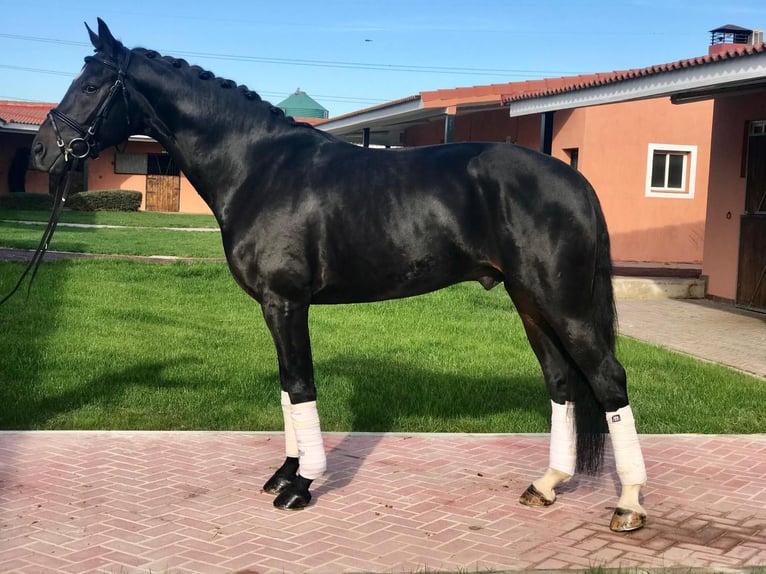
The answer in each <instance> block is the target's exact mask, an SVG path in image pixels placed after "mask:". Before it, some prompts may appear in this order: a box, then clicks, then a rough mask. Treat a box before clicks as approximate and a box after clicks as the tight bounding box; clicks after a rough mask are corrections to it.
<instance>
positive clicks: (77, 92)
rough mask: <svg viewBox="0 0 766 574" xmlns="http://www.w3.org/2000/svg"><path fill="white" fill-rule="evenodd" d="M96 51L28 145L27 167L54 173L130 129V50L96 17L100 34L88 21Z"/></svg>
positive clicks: (114, 142)
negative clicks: (128, 87) (126, 82)
mask: <svg viewBox="0 0 766 574" xmlns="http://www.w3.org/2000/svg"><path fill="white" fill-rule="evenodd" d="M85 27H86V28H88V33H89V34H90V41H91V42H92V43H93V47H94V48H95V52H96V54H95V55H94V56H88V57H87V58H85V65H84V66H83V68H82V71H81V72H80V74H79V75H78V76H77V77H76V78H75V79H74V81H73V82H72V85H71V86H70V87H69V90H68V91H67V93H66V94H65V95H64V98H63V99H62V100H61V103H60V104H59V106H58V107H57V108H55V109H53V110H51V111H50V113H49V114H48V119H46V120H45V122H44V123H43V125H42V126H40V130H39V131H38V133H37V137H36V138H35V141H34V143H33V144H32V157H31V164H30V167H32V168H33V169H38V170H41V171H47V172H49V173H51V174H54V175H58V174H61V173H62V172H64V171H65V170H66V169H67V166H68V164H69V163H70V162H71V161H72V160H73V159H75V158H80V159H84V158H87V157H92V158H95V157H97V156H98V152H99V150H100V149H102V148H105V147H109V146H112V145H117V144H119V143H121V142H123V141H125V140H127V138H128V136H129V135H131V133H133V129H132V128H135V126H131V116H130V109H129V106H128V94H127V90H126V86H125V81H126V72H127V71H128V66H129V65H130V56H131V52H130V51H129V50H128V49H126V48H125V47H124V46H123V45H122V43H121V42H119V41H118V40H115V38H114V36H112V33H111V32H110V31H109V28H108V27H107V26H106V24H104V22H103V21H102V20H101V19H100V18H99V19H98V34H96V33H94V32H93V31H92V30H91V29H90V27H88V25H87V24H86V25H85Z"/></svg>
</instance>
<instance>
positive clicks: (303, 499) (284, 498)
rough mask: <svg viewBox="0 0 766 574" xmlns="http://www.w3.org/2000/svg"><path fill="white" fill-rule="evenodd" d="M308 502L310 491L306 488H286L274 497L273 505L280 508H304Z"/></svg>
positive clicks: (309, 500)
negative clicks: (301, 489) (302, 489)
mask: <svg viewBox="0 0 766 574" xmlns="http://www.w3.org/2000/svg"><path fill="white" fill-rule="evenodd" d="M309 502H311V493H310V492H309V491H308V490H304V491H300V490H296V489H288V490H284V491H282V492H281V493H280V494H279V496H277V497H276V498H275V499H274V506H275V507H276V508H279V509H281V510H300V509H302V508H306V507H307V506H308V505H309Z"/></svg>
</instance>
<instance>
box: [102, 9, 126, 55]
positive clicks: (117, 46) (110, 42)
mask: <svg viewBox="0 0 766 574" xmlns="http://www.w3.org/2000/svg"><path fill="white" fill-rule="evenodd" d="M97 20H98V39H99V41H100V43H101V49H102V50H104V51H105V52H106V53H107V54H109V55H110V56H112V57H116V56H117V55H118V54H119V53H120V51H121V50H122V44H121V43H120V42H119V41H118V40H115V39H114V36H112V33H111V32H110V31H109V26H107V25H106V23H105V22H104V21H103V20H102V19H101V18H97Z"/></svg>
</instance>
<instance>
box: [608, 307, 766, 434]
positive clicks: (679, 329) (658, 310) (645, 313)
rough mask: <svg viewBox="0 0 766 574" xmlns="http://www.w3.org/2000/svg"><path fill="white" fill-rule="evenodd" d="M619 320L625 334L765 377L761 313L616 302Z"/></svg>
mask: <svg viewBox="0 0 766 574" xmlns="http://www.w3.org/2000/svg"><path fill="white" fill-rule="evenodd" d="M617 315H618V317H619V330H620V333H621V334H623V335H627V336H629V337H633V338H636V339H641V340H643V341H648V342H650V343H655V344H657V345H662V346H663V347H667V348H669V349H673V350H676V351H680V352H682V353H686V354H688V355H694V356H696V357H699V358H701V359H705V360H707V361H712V362H715V363H721V364H724V365H728V366H730V367H733V368H736V369H739V370H741V371H745V372H747V373H750V374H754V375H757V376H760V377H763V378H766V315H764V314H759V313H749V312H747V311H742V310H739V309H737V308H736V307H733V306H732V305H726V304H720V303H713V302H711V301H707V300H704V299H658V300H649V301H641V300H633V299H618V300H617ZM764 408H766V406H765V407H764ZM764 432H766V429H764Z"/></svg>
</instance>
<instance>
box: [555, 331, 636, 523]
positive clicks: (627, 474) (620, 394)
mask: <svg viewBox="0 0 766 574" xmlns="http://www.w3.org/2000/svg"><path fill="white" fill-rule="evenodd" d="M563 322H564V325H563V329H564V331H563V332H567V333H577V340H576V341H572V342H570V343H569V344H568V345H567V349H568V351H569V353H570V355H571V356H572V358H573V359H574V360H575V362H576V363H577V365H578V367H579V368H580V370H581V371H582V373H583V374H584V375H585V377H586V378H587V379H588V382H589V383H590V386H591V388H592V389H593V392H594V394H595V395H596V399H597V400H598V401H599V402H600V403H601V405H602V406H603V407H604V410H605V411H606V420H607V425H608V427H609V436H610V437H611V440H612V449H613V451H614V458H615V463H616V466H617V475H618V476H619V478H620V483H621V485H622V491H621V493H620V498H619V500H618V501H617V508H616V509H615V512H614V515H613V516H612V521H611V524H610V528H611V529H612V530H614V531H618V532H625V531H630V530H636V529H638V528H641V527H643V526H644V525H645V524H646V511H645V510H644V508H643V507H642V506H641V504H640V502H639V498H640V491H641V487H642V486H643V485H644V484H645V483H646V468H645V466H644V457H643V455H642V453H641V445H640V444H639V440H638V434H637V433H636V425H635V421H634V419H633V411H632V409H631V407H630V403H629V402H628V393H627V385H626V377H625V369H624V368H623V367H622V365H621V364H620V363H619V361H618V360H617V358H616V357H615V355H614V352H613V351H612V349H611V348H610V345H609V344H607V343H606V342H605V341H603V339H602V338H601V337H599V336H598V335H597V334H596V331H595V329H593V327H592V324H591V322H590V321H579V320H571V319H570V320H564V321H563Z"/></svg>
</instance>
